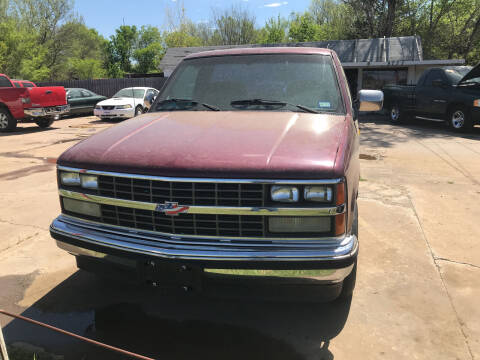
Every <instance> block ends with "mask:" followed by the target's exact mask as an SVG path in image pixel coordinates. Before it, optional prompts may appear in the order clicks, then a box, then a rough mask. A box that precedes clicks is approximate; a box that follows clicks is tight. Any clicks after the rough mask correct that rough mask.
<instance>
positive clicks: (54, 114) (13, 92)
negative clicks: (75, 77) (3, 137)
mask: <svg viewBox="0 0 480 360" xmlns="http://www.w3.org/2000/svg"><path fill="white" fill-rule="evenodd" d="M15 82H17V83H19V85H21V86H20V87H19V86H18V85H16V84H15V83H14V81H12V80H10V78H9V77H8V76H7V75H4V74H0V132H5V131H12V130H14V129H15V128H16V127H17V123H18V122H19V121H29V120H33V121H35V123H36V124H37V125H38V126H40V127H41V128H46V127H49V126H50V125H51V124H52V123H53V121H54V120H55V118H58V117H59V116H60V115H62V114H65V113H67V112H68V111H69V106H68V104H67V95H66V92H65V88H64V87H63V86H49V87H37V86H36V85H35V84H33V83H32V82H31V81H26V80H15ZM32 85H33V86H32Z"/></svg>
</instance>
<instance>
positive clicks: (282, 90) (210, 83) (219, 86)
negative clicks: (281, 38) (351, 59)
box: [152, 54, 344, 113]
mask: <svg viewBox="0 0 480 360" xmlns="http://www.w3.org/2000/svg"><path fill="white" fill-rule="evenodd" d="M169 99H189V100H191V101H194V102H196V103H199V104H210V105H212V106H215V107H217V108H218V109H220V110H229V111H242V110H269V111H308V112H329V113H343V112H344V107H343V102H342V98H341V95H340V91H339V88H338V83H337V77H336V73H335V70H334V67H333V63H332V59H331V57H330V56H328V55H316V54H315V55H309V54H259V55H257V54H254V55H223V56H212V57H200V58H192V59H187V60H184V61H183V62H182V63H181V64H180V65H179V67H178V68H177V70H176V71H175V72H174V73H173V75H172V78H171V79H170V81H169V82H168V84H167V86H166V87H165V88H164V90H163V91H162V92H161V94H160V95H159V96H158V99H157V101H156V103H155V106H154V109H153V110H152V111H172V110H205V109H203V108H202V107H198V106H197V107H192V106H188V102H186V101H183V102H175V104H174V105H175V106H172V102H169V101H168V100H169ZM260 99H261V101H259V100H260ZM239 102H241V106H239ZM292 104H293V105H294V106H291V105H292ZM297 105H300V107H297ZM302 108H303V109H302ZM305 108H308V109H305Z"/></svg>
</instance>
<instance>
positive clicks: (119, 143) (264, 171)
mask: <svg viewBox="0 0 480 360" xmlns="http://www.w3.org/2000/svg"><path fill="white" fill-rule="evenodd" d="M344 128H345V116H344V115H329V114H307V113H292V112H270V111H265V112H260V111H256V112H254V111H232V112H229V111H221V112H220V111H219V112H213V111H177V112H156V113H148V114H145V115H142V116H139V117H136V118H133V119H130V120H127V121H125V122H122V123H120V124H118V125H116V126H113V127H111V128H109V129H107V130H105V131H102V132H100V133H98V134H96V135H94V136H92V137H90V138H88V139H86V140H84V141H82V142H80V143H78V144H77V145H75V146H73V147H72V148H70V149H68V150H67V151H66V152H64V153H63V154H62V155H61V156H60V158H59V159H58V161H57V164H58V165H62V166H69V167H76V168H82V169H91V170H100V171H114V172H126V173H133V174H147V175H158V176H177V177H209V178H216V177H219V178H284V179H295V178H306V179H308V178H318V177H333V176H334V174H333V168H334V165H335V158H336V154H337V149H338V146H339V143H340V142H341V141H340V137H341V136H342V134H343V129H344Z"/></svg>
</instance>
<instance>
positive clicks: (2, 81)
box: [0, 76, 13, 87]
mask: <svg viewBox="0 0 480 360" xmlns="http://www.w3.org/2000/svg"><path fill="white" fill-rule="evenodd" d="M0 87H13V86H12V83H11V82H10V81H9V80H8V79H7V77H6V76H0Z"/></svg>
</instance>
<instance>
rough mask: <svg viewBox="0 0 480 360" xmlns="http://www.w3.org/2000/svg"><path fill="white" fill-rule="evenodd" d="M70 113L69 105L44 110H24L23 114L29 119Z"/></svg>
mask: <svg viewBox="0 0 480 360" xmlns="http://www.w3.org/2000/svg"><path fill="white" fill-rule="evenodd" d="M69 111H70V105H61V106H52V107H46V108H31V109H24V110H23V113H24V114H25V115H27V116H30V117H45V116H55V115H62V114H65V113H68V112H69Z"/></svg>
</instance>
